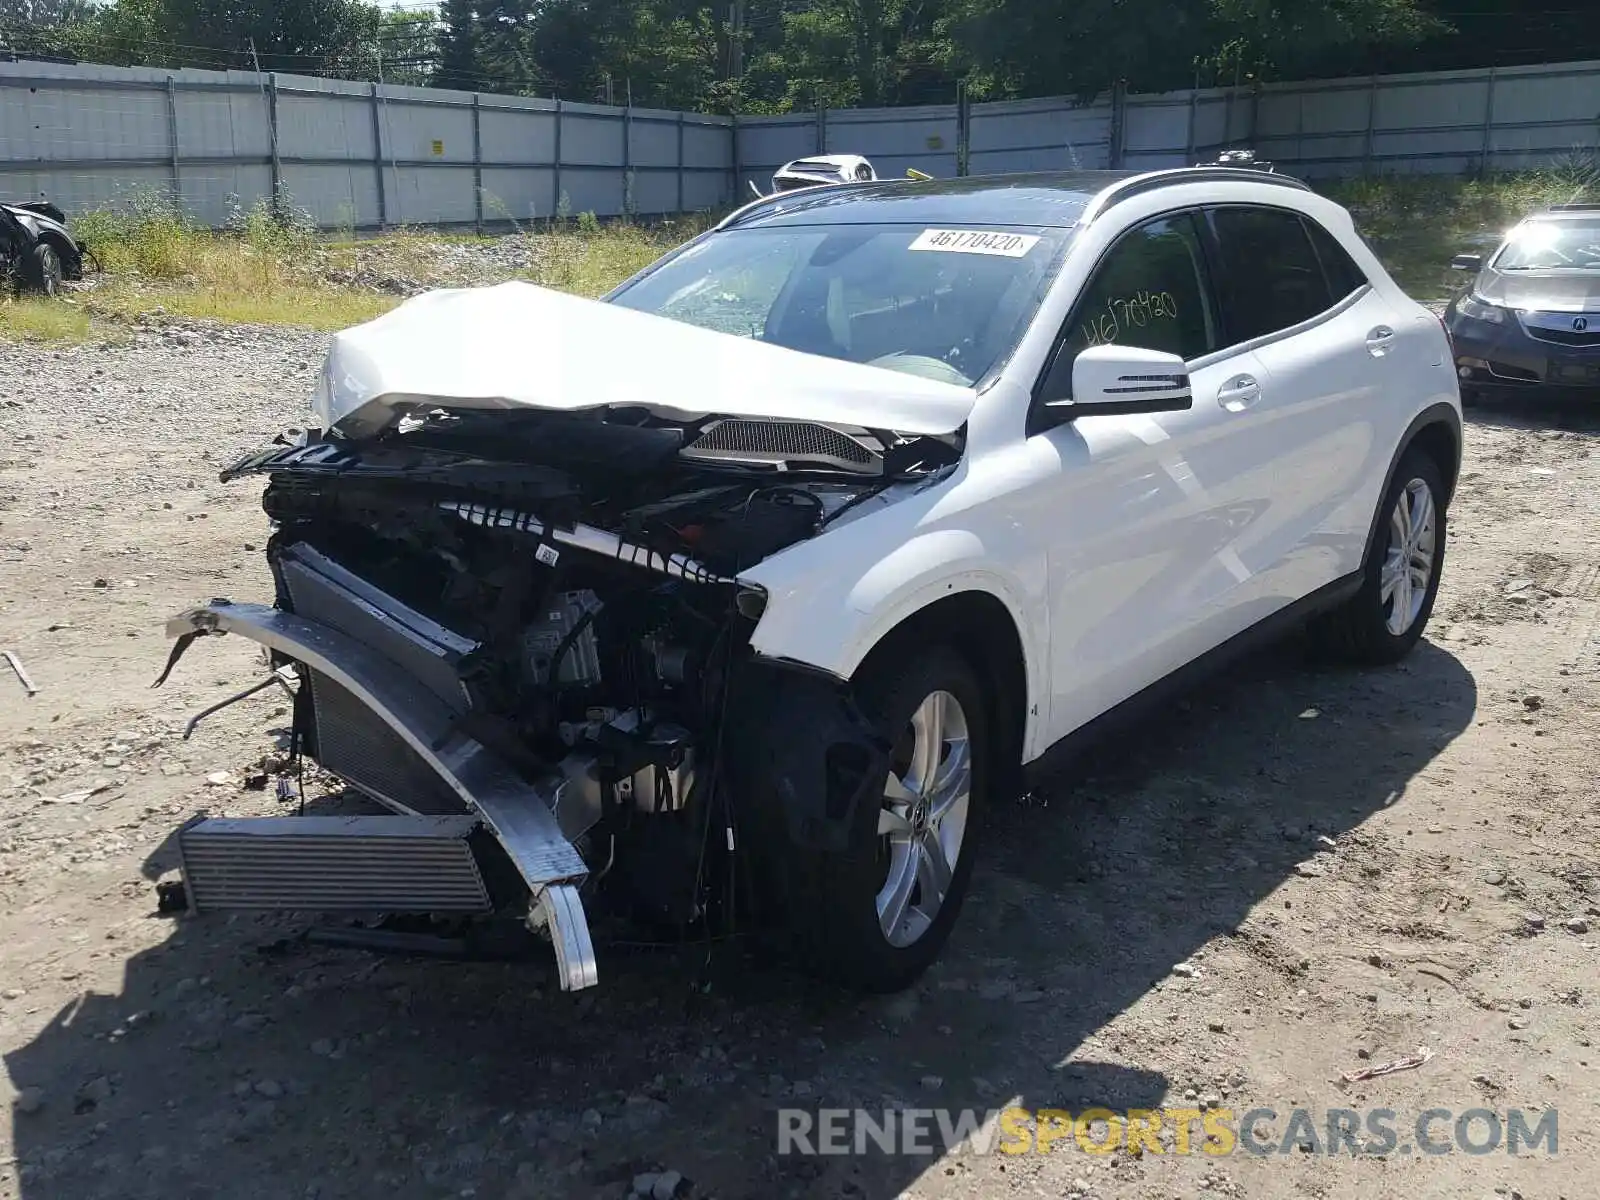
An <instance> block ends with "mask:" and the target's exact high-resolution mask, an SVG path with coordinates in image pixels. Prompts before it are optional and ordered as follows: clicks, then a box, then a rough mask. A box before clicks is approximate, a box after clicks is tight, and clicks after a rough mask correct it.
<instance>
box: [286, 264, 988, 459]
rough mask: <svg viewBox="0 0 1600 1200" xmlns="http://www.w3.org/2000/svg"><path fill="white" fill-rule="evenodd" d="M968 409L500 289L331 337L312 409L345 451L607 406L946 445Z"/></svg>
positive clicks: (939, 392)
mask: <svg viewBox="0 0 1600 1200" xmlns="http://www.w3.org/2000/svg"><path fill="white" fill-rule="evenodd" d="M974 399H975V394H974V392H973V391H972V390H971V389H970V388H964V387H958V386H955V385H953V384H948V383H941V382H938V381H935V380H929V379H923V378H921V377H918V376H914V375H907V374H902V373H900V372H897V371H890V370H887V369H884V368H881V367H869V366H863V365H861V364H858V363H849V362H842V361H839V360H837V359H831V358H823V357H819V356H816V355H811V354H803V353H800V352H799V351H795V350H787V349H784V348H782V347H780V346H773V345H770V344H768V343H765V342H759V341H755V340H753V339H750V338H742V337H736V336H733V335H731V334H725V333H717V332H715V331H713V330H708V329H700V328H697V327H695V326H692V325H685V324H683V323H682V322H679V321H673V320H669V319H667V318H665V317H658V316H654V315H652V314H649V313H641V312H637V311H634V310H632V309H627V308H623V307H621V306H619V305H614V304H606V303H603V302H601V301H598V300H585V299H582V298H580V297H577V296H569V295H567V294H565V293H563V292H557V291H552V290H551V289H549V288H542V287H537V286H535V285H534V284H531V283H503V284H499V285H497V286H495V287H486V288H457V289H445V290H441V291H435V292H428V293H425V294H423V295H421V296H417V297H414V298H412V299H410V300H407V301H406V302H405V303H403V304H401V305H400V306H399V307H398V308H396V309H394V310H393V311H392V312H390V313H387V314H385V315H384V316H381V317H379V318H378V319H377V320H374V321H369V322H367V323H366V324H364V325H357V326H355V327H354V328H352V329H347V330H345V331H344V332H342V333H339V334H336V335H335V336H334V339H333V345H332V347H331V348H330V350H329V351H328V358H327V361H326V363H325V364H324V366H323V373H322V378H321V379H320V380H319V381H318V384H317V391H316V395H315V396H314V398H313V407H314V408H315V410H316V413H317V416H318V417H319V418H320V419H321V421H322V426H323V428H324V429H330V428H334V427H335V426H337V427H338V429H339V431H340V432H341V433H344V434H346V435H347V436H351V437H360V436H367V435H370V434H371V433H374V432H376V431H377V430H379V429H382V428H384V427H385V426H387V425H388V424H389V423H390V422H391V421H392V420H394V419H395V418H396V417H397V416H398V415H399V414H400V413H402V412H404V411H407V410H410V409H413V408H416V407H446V408H451V407H453V408H507V409H509V408H544V409H551V410H555V411H565V412H574V411H578V410H582V409H595V408H605V407H609V406H613V405H642V406H645V407H648V408H650V409H652V410H655V411H657V412H658V413H659V414H660V415H662V416H663V417H666V418H668V419H691V418H695V417H699V416H704V415H708V414H717V415H722V416H734V417H748V418H754V419H762V418H769V419H791V420H805V421H817V422H820V423H824V424H835V425H854V426H860V427H866V428H872V429H887V430H893V431H896V432H899V433H907V434H943V433H950V432H953V431H954V430H956V429H958V428H960V426H961V425H962V423H963V422H964V421H966V419H967V416H968V414H970V412H971V411H972V405H973V402H974Z"/></svg>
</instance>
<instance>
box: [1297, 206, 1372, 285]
mask: <svg viewBox="0 0 1600 1200" xmlns="http://www.w3.org/2000/svg"><path fill="white" fill-rule="evenodd" d="M1305 224H1306V230H1307V231H1308V232H1309V233H1310V234H1311V243H1312V245H1314V246H1315V247H1316V248H1317V257H1318V258H1320V259H1321V260H1322V272H1323V274H1324V275H1326V276H1327V277H1328V290H1329V292H1331V293H1332V295H1333V299H1334V300H1335V301H1339V300H1343V299H1344V298H1345V297H1346V296H1348V295H1349V294H1350V293H1351V292H1353V291H1355V290H1356V289H1357V288H1360V287H1365V286H1366V285H1367V282H1368V281H1367V277H1366V275H1365V274H1363V273H1362V270H1361V268H1360V267H1358V266H1356V262H1355V259H1353V258H1351V257H1350V255H1349V253H1348V252H1347V251H1346V250H1345V248H1344V247H1343V246H1341V245H1340V244H1339V239H1338V238H1336V237H1334V236H1333V234H1331V233H1329V232H1328V231H1327V230H1326V229H1324V228H1323V227H1322V226H1321V225H1319V224H1317V223H1316V222H1315V221H1313V220H1311V219H1310V218H1309V217H1307V218H1305Z"/></svg>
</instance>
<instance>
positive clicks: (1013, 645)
mask: <svg viewBox="0 0 1600 1200" xmlns="http://www.w3.org/2000/svg"><path fill="white" fill-rule="evenodd" d="M928 645H943V646H948V647H949V648H950V649H951V650H953V651H954V652H955V653H956V654H957V655H959V656H960V657H961V658H962V660H963V661H965V662H966V664H967V666H968V667H970V668H971V669H972V671H973V673H974V674H975V675H976V676H977V677H978V679H979V681H980V682H981V683H982V684H983V686H984V689H985V691H986V692H987V693H988V695H989V696H990V697H992V699H993V709H992V710H991V715H992V717H993V718H994V719H995V721H996V725H997V727H998V728H997V731H996V741H995V747H996V762H995V764H994V769H995V770H996V771H997V772H998V778H997V783H998V785H999V787H1000V789H1001V794H1014V793H1015V791H1017V790H1018V789H1020V786H1021V779H1022V775H1021V771H1022V756H1023V748H1024V746H1025V744H1026V737H1027V731H1028V717H1029V713H1030V705H1029V691H1028V659H1027V651H1026V650H1025V649H1024V644H1023V639H1022V631H1021V629H1020V628H1019V627H1018V624H1017V620H1016V617H1015V616H1014V615H1013V614H1012V612H1011V609H1010V607H1009V606H1007V605H1006V603H1005V602H1004V601H1003V600H1001V599H1000V597H998V596H997V595H995V594H994V593H993V592H990V591H985V590H983V589H981V588H967V589H965V590H962V591H957V592H953V593H951V594H949V595H945V596H942V597H940V598H938V599H936V600H933V601H932V602H930V603H928V604H925V605H924V606H922V607H921V608H919V609H917V610H916V611H915V612H913V613H911V614H910V615H909V616H907V617H904V618H903V619H901V620H900V621H899V623H898V624H896V625H894V626H893V627H892V628H891V629H889V630H888V631H887V632H886V633H885V634H884V635H883V636H882V637H880V638H879V639H878V640H877V642H876V643H875V644H874V645H873V647H872V648H871V649H870V650H869V651H868V652H867V653H866V655H865V656H864V657H863V658H862V659H861V661H860V663H859V664H857V666H856V669H855V671H854V672H853V673H852V675H851V679H852V681H855V680H859V679H861V678H862V677H864V676H865V675H866V674H868V673H869V672H871V671H875V670H877V669H879V668H880V667H882V666H883V665H884V663H885V662H887V661H890V660H892V659H893V658H894V657H896V656H899V655H910V654H915V653H916V652H917V650H918V648H919V647H925V646H928Z"/></svg>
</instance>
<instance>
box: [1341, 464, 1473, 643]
mask: <svg viewBox="0 0 1600 1200" xmlns="http://www.w3.org/2000/svg"><path fill="white" fill-rule="evenodd" d="M1444 496H1445V488H1444V477H1443V475H1442V474H1441V472H1440V470H1439V464H1438V463H1437V462H1436V461H1435V460H1434V459H1433V457H1432V456H1431V455H1428V454H1425V453H1423V452H1422V451H1420V450H1411V451H1408V452H1407V454H1406V455H1405V457H1404V458H1402V459H1401V460H1400V467H1399V469H1398V470H1396V471H1395V474H1394V479H1393V480H1392V481H1391V482H1390V484H1389V489H1388V491H1387V492H1386V493H1385V494H1384V498H1383V507H1382V509H1381V513H1382V516H1381V517H1380V519H1379V523H1378V532H1377V536H1376V537H1374V538H1373V540H1372V545H1371V546H1370V547H1368V550H1367V561H1366V564H1365V566H1364V568H1363V577H1362V581H1361V590H1360V591H1358V592H1357V593H1356V594H1355V595H1354V596H1352V597H1351V598H1350V599H1349V600H1347V601H1345V603H1344V604H1343V605H1342V606H1340V607H1339V608H1338V609H1336V610H1334V611H1333V612H1331V613H1329V614H1328V615H1327V616H1326V617H1324V618H1322V619H1321V621H1319V622H1318V623H1317V624H1316V625H1315V626H1313V632H1314V634H1316V635H1317V639H1318V641H1319V642H1321V644H1322V645H1323V647H1324V648H1325V649H1326V650H1328V651H1329V652H1330V653H1331V654H1333V655H1334V656H1335V657H1337V658H1340V659H1343V660H1345V661H1347V662H1352V663H1358V664H1362V665H1367V666H1384V665H1387V664H1389V663H1395V662H1399V661H1400V660H1401V659H1402V658H1404V657H1405V656H1406V655H1407V654H1409V653H1410V652H1411V648H1412V647H1413V646H1415V645H1416V644H1417V642H1418V640H1420V639H1421V637H1422V631H1423V630H1424V629H1425V628H1426V627H1427V624H1428V618H1429V617H1430V616H1431V615H1432V613H1433V605H1434V601H1435V600H1436V599H1437V597H1438V594H1439V579H1440V576H1441V574H1442V573H1443V570H1444V550H1445V534H1446V511H1445V500H1444Z"/></svg>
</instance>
